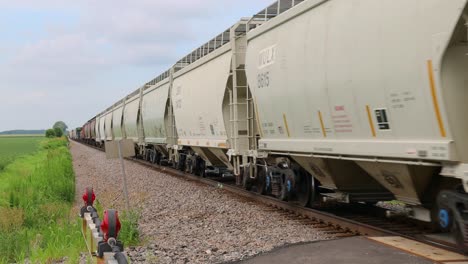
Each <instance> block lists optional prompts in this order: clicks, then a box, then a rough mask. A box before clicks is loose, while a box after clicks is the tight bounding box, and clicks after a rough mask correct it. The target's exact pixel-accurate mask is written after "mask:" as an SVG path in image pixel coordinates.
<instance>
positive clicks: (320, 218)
mask: <svg viewBox="0 0 468 264" xmlns="http://www.w3.org/2000/svg"><path fill="white" fill-rule="evenodd" d="M75 142H78V143H81V144H83V145H85V146H88V147H91V148H94V149H96V150H100V151H104V149H102V148H99V147H95V146H91V145H88V144H85V143H83V142H80V141H75ZM126 159H127V160H129V161H132V162H135V163H138V164H141V165H143V166H145V167H147V168H150V169H152V170H156V171H159V172H163V173H166V174H169V175H172V176H175V177H178V178H182V179H185V180H190V181H194V182H199V183H202V184H205V185H209V186H213V187H216V188H220V189H223V190H225V191H227V192H229V193H231V194H234V195H236V196H238V197H243V198H245V199H248V200H249V201H255V202H259V203H262V204H265V205H267V206H270V207H271V208H272V209H271V210H272V211H277V210H280V211H282V212H284V216H286V217H292V218H295V219H297V221H300V222H301V223H303V224H305V225H311V226H313V227H314V228H317V229H319V230H320V231H322V232H324V233H328V234H332V235H333V236H335V237H349V236H358V235H360V236H368V237H401V238H404V239H409V240H412V241H416V242H419V243H423V244H428V245H430V246H434V247H436V248H440V249H443V250H447V251H450V252H453V253H460V254H461V253H462V252H461V251H460V250H459V249H458V247H457V246H456V244H455V243H453V242H450V241H447V240H445V239H440V238H439V237H435V236H431V234H430V230H429V229H428V228H427V227H426V226H424V225H419V224H418V223H415V222H413V221H410V220H408V219H406V220H401V218H400V219H398V218H397V219H388V218H385V217H383V216H381V214H380V215H379V213H377V214H376V213H375V212H378V211H379V210H380V212H383V210H386V209H383V208H377V207H375V206H373V207H371V206H367V205H361V204H354V205H347V204H337V205H336V206H325V207H319V208H306V207H302V206H299V205H296V204H294V203H290V202H285V201H280V200H278V199H276V198H273V197H269V196H265V195H260V194H258V193H254V192H251V191H247V190H245V189H243V188H240V187H237V186H236V185H234V184H229V183H228V182H227V181H225V180H215V179H214V178H203V177H200V176H196V175H192V174H188V173H185V172H182V171H179V170H176V169H174V168H171V167H165V166H160V165H157V164H153V163H150V162H148V161H144V160H141V159H136V158H126ZM371 208H374V209H375V210H370V209H371Z"/></svg>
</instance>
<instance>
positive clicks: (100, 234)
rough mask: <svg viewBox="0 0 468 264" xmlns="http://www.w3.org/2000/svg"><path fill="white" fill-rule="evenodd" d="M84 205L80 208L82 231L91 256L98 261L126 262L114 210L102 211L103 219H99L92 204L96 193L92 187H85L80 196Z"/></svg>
mask: <svg viewBox="0 0 468 264" xmlns="http://www.w3.org/2000/svg"><path fill="white" fill-rule="evenodd" d="M82 198H83V201H84V206H83V207H82V208H81V210H80V217H81V218H82V219H83V226H82V233H83V237H84V239H85V242H86V246H87V247H88V250H89V252H90V254H91V255H92V256H96V257H98V263H115V262H116V261H117V263H118V264H127V263H128V261H127V257H126V255H125V254H124V251H123V250H124V245H123V243H122V242H121V241H119V240H118V239H117V238H118V235H119V232H120V228H121V224H120V220H119V216H118V212H117V211H116V210H112V209H110V210H106V211H104V219H103V220H102V222H101V220H100V219H99V216H98V213H97V211H96V209H95V208H94V206H93V203H94V200H95V199H96V195H95V194H94V191H93V189H92V188H86V191H85V193H84V194H83V196H82Z"/></svg>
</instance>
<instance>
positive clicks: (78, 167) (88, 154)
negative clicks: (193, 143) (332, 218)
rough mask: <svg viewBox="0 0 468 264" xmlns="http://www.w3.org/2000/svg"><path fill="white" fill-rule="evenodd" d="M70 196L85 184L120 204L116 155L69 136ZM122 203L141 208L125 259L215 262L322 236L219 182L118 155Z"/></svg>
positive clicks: (106, 202) (107, 203)
mask: <svg viewBox="0 0 468 264" xmlns="http://www.w3.org/2000/svg"><path fill="white" fill-rule="evenodd" d="M71 153H72V156H73V167H74V170H75V174H76V188H77V189H76V191H77V195H76V204H77V207H79V206H81V205H82V200H81V195H82V193H83V191H84V189H85V188H86V187H87V186H91V187H93V188H94V190H95V192H96V196H97V199H98V200H99V202H100V203H101V204H102V205H103V207H104V208H114V209H117V210H120V211H121V210H124V209H125V200H124V198H123V195H122V176H121V171H120V162H119V161H118V160H107V159H106V156H105V153H103V152H101V151H98V150H95V149H93V148H90V147H87V146H85V145H82V144H79V143H76V142H71ZM125 166H126V172H127V182H128V192H129V197H130V205H131V207H132V208H133V209H135V210H137V211H139V212H141V217H140V219H139V231H140V238H141V244H142V245H141V246H137V247H130V248H127V249H126V251H127V253H128V255H129V256H130V259H131V263H223V262H231V261H237V260H242V259H245V258H248V257H251V256H253V255H257V254H259V253H262V252H266V251H271V250H272V249H274V248H278V247H282V246H285V245H288V244H294V243H300V242H311V241H317V240H324V239H330V238H331V237H330V236H329V235H326V234H324V233H321V232H320V231H319V230H316V229H314V228H313V227H312V226H310V225H306V224H303V223H302V222H301V221H299V220H298V219H295V218H293V217H288V216H287V215H285V214H284V213H282V212H279V211H276V210H272V208H271V207H268V206H266V205H263V204H258V203H256V202H251V201H248V200H246V199H244V198H240V197H237V196H235V195H232V194H230V193H228V192H227V191H224V190H222V189H219V188H215V187H211V186H206V185H203V184H200V183H196V182H193V181H188V180H184V179H180V178H177V177H173V176H170V175H167V174H164V173H162V172H158V171H155V170H152V169H150V168H147V167H145V166H142V165H140V164H137V163H134V162H131V161H125Z"/></svg>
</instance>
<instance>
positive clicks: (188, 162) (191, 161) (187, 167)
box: [185, 156, 196, 174]
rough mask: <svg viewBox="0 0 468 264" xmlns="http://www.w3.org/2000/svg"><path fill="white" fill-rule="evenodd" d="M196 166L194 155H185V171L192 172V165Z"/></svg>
mask: <svg viewBox="0 0 468 264" xmlns="http://www.w3.org/2000/svg"><path fill="white" fill-rule="evenodd" d="M195 166H196V164H195V162H194V157H193V156H187V158H186V160H185V172H186V173H190V174H193V173H194V171H195V169H194V167H195Z"/></svg>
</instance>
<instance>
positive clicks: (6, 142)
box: [0, 135, 44, 171]
mask: <svg viewBox="0 0 468 264" xmlns="http://www.w3.org/2000/svg"><path fill="white" fill-rule="evenodd" d="M41 140H44V136H39V135H28V136H11V135H6V136H0V171H2V170H3V169H4V168H5V167H6V165H8V164H9V163H11V162H13V161H14V160H15V159H16V158H17V157H19V156H24V155H28V154H31V153H33V152H35V151H37V150H38V148H39V142H41Z"/></svg>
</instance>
